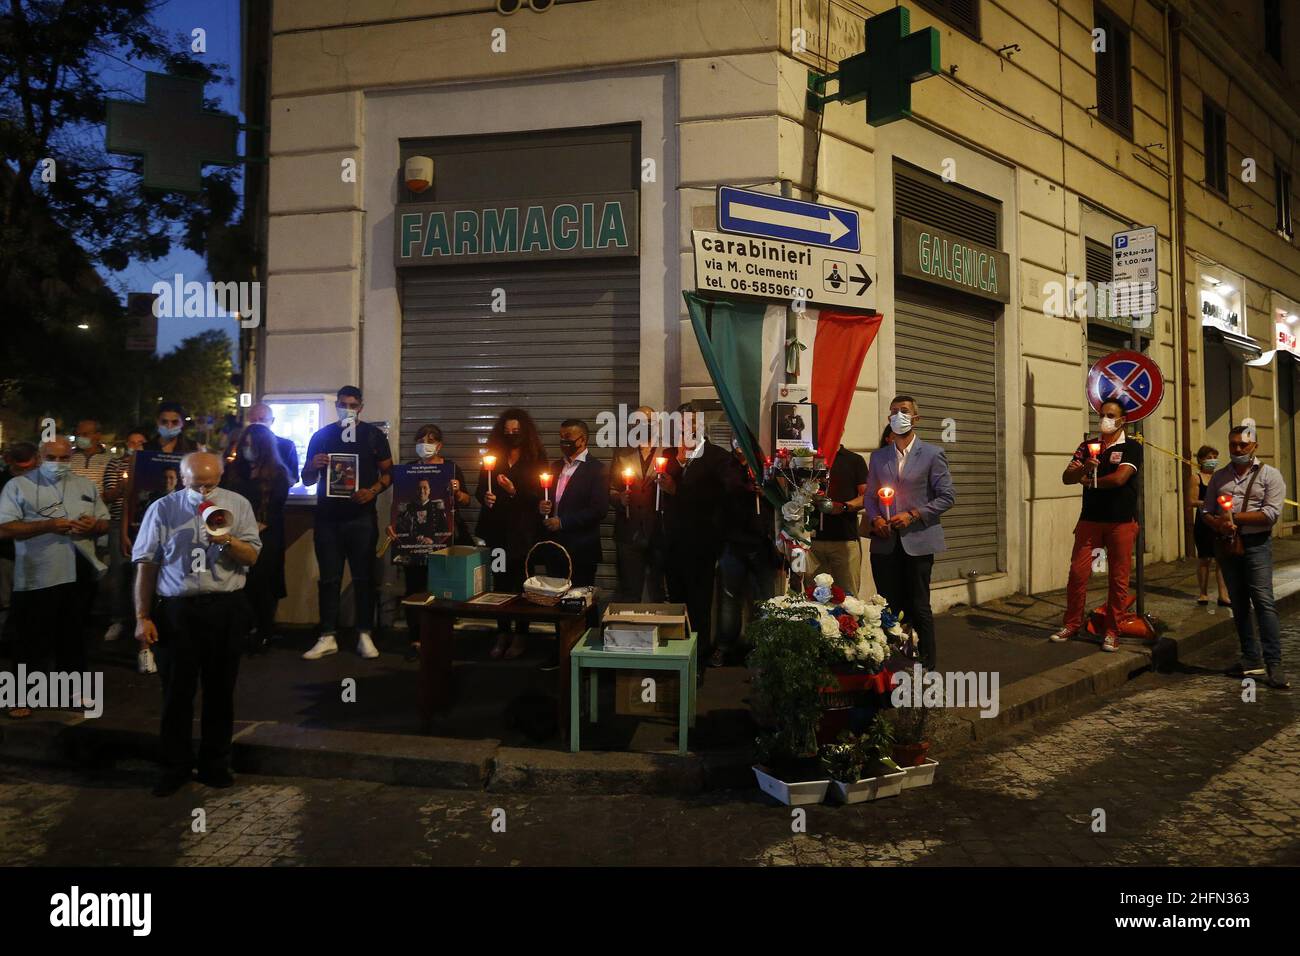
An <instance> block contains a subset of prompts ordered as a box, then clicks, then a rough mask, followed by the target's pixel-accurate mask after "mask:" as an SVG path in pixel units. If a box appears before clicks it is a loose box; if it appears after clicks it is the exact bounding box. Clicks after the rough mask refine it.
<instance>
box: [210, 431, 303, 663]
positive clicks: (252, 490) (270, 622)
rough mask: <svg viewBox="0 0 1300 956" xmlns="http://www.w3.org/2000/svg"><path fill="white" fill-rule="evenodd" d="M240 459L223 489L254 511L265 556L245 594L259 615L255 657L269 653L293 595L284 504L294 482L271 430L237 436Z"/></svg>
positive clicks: (225, 475) (251, 645) (253, 637)
mask: <svg viewBox="0 0 1300 956" xmlns="http://www.w3.org/2000/svg"><path fill="white" fill-rule="evenodd" d="M233 444H234V446H235V448H236V449H237V452H236V454H237V457H236V458H235V460H234V461H233V462H231V463H230V464H228V465H227V466H226V467H225V470H224V471H223V472H222V475H221V487H223V488H228V489H229V490H231V491H233V492H235V493H236V494H239V495H242V496H243V497H244V499H245V500H246V501H247V502H248V503H249V505H250V506H251V507H252V509H253V517H254V518H255V519H256V520H257V533H258V536H259V537H260V538H261V539H262V551H261V554H259V555H258V558H257V563H256V564H255V565H253V566H252V567H251V568H250V569H249V571H248V578H247V580H246V581H245V583H244V594H245V595H247V597H248V602H249V605H250V607H251V608H252V611H253V622H254V627H255V629H256V632H255V633H254V634H250V635H249V640H248V650H249V653H251V654H259V653H264V652H265V651H266V650H268V649H269V648H270V646H271V640H272V637H273V636H274V634H275V609H276V605H278V604H279V603H280V599H281V598H283V597H285V596H286V595H287V594H288V593H289V592H288V590H287V589H286V588H285V584H284V503H285V500H286V499H287V498H288V497H289V485H290V484H291V483H292V481H291V479H290V477H289V472H288V471H287V470H286V469H285V467H284V461H283V459H281V457H280V455H279V450H278V449H277V448H276V442H275V435H273V434H272V433H271V429H269V428H267V427H266V426H265V425H248V426H247V427H245V428H244V430H243V431H242V432H240V433H239V434H237V435H236V436H235V439H234V442H233Z"/></svg>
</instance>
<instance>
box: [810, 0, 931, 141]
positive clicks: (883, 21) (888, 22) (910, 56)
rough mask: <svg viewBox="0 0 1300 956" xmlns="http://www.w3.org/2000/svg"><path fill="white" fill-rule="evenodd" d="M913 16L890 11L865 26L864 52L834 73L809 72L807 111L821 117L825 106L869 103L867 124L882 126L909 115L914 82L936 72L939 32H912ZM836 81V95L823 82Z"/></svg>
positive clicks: (902, 9)
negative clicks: (834, 103) (830, 104)
mask: <svg viewBox="0 0 1300 956" xmlns="http://www.w3.org/2000/svg"><path fill="white" fill-rule="evenodd" d="M911 19H912V17H911V12H910V11H909V10H908V9H907V7H894V8H893V9H892V10H887V11H885V12H884V13H882V14H880V15H878V16H874V17H871V18H870V19H869V20H867V24H866V50H864V51H863V52H862V53H855V54H854V55H853V56H851V57H849V58H848V59H847V60H841V61H840V68H839V69H838V70H836V71H835V72H834V73H828V74H826V75H825V76H818V75H817V74H815V73H810V74H808V86H809V91H808V107H809V109H812V110H814V111H815V112H818V113H820V112H821V110H822V106H823V105H824V104H826V103H830V102H835V101H839V102H842V103H857V102H858V101H859V100H862V99H865V100H866V101H867V122H868V123H870V124H871V125H872V126H883V125H885V124H886V123H892V122H894V120H898V119H902V118H903V117H905V116H911V115H912V84H913V83H915V82H916V81H917V80H922V79H925V78H926V77H927V76H934V75H935V74H936V73H938V72H939V31H938V30H936V29H935V28H934V27H926V28H925V29H924V30H918V31H916V32H915V33H912V32H911ZM828 80H839V89H838V90H837V91H836V92H835V93H831V94H825V93H824V90H825V89H826V82H827V81H828Z"/></svg>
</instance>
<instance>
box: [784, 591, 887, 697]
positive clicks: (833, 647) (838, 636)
mask: <svg viewBox="0 0 1300 956" xmlns="http://www.w3.org/2000/svg"><path fill="white" fill-rule="evenodd" d="M759 615H760V618H762V617H765V616H768V615H779V616H781V617H783V618H793V619H798V620H804V621H806V622H807V623H809V624H811V625H812V626H814V627H815V628H816V629H817V632H818V634H820V635H821V637H822V640H823V641H824V642H825V643H826V645H827V650H828V654H829V656H830V658H831V662H832V663H834V664H844V663H848V664H850V665H852V666H853V667H854V668H855V669H858V670H865V671H867V672H868V673H873V674H874V673H875V672H876V671H878V670H880V668H881V666H883V665H884V663H885V659H886V658H887V657H889V644H890V638H893V639H894V641H895V643H898V642H901V641H902V640H903V628H902V624H901V622H900V620H899V615H897V614H895V613H894V612H893V611H891V610H890V608H889V605H888V602H886V600H885V599H884V598H883V597H881V596H880V595H879V594H877V595H874V596H873V597H871V598H868V599H866V600H863V599H861V598H857V597H854V596H853V595H852V594H849V593H847V592H846V591H845V590H844V589H843V588H841V587H838V586H836V584H835V581H834V579H833V578H832V577H831V576H830V575H829V574H819V575H817V576H816V577H815V578H813V583H812V584H810V585H809V586H808V587H807V588H806V589H805V590H804V593H803V594H797V593H792V594H786V595H783V596H781V597H775V598H772V599H771V600H769V601H765V602H763V604H761V605H760V606H759Z"/></svg>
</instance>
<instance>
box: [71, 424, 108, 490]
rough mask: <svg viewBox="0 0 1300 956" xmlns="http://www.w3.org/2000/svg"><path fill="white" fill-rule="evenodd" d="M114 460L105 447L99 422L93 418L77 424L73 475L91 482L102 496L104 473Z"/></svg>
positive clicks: (74, 441) (74, 440) (73, 454)
mask: <svg viewBox="0 0 1300 956" xmlns="http://www.w3.org/2000/svg"><path fill="white" fill-rule="evenodd" d="M112 459H113V456H112V455H111V454H110V453H109V451H108V449H107V448H105V447H104V442H103V437H102V436H101V435H100V428H99V422H97V421H95V420H94V419H93V418H85V419H82V420H81V421H79V422H77V431H76V438H74V439H73V451H72V473H73V474H74V475H76V476H77V477H78V478H85V479H86V480H87V481H89V482H91V483H92V484H93V485H94V486H95V487H96V488H98V489H99V493H100V494H101V495H102V494H103V493H104V473H105V471H106V470H107V468H108V463H109V462H110V461H111V460H112Z"/></svg>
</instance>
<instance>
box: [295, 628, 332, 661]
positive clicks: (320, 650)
mask: <svg viewBox="0 0 1300 956" xmlns="http://www.w3.org/2000/svg"><path fill="white" fill-rule="evenodd" d="M338 652H339V646H338V643H337V642H336V641H335V640H334V635H333V634H322V635H321V636H320V637H318V638H317V639H316V643H315V644H313V645H312V648H311V650H309V651H308V652H307V653H306V654H304V655H302V659H303V660H305V661H318V660H320V659H321V658H322V657H324V656H325V655H327V654H337V653H338Z"/></svg>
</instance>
